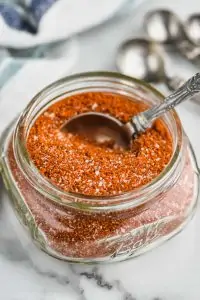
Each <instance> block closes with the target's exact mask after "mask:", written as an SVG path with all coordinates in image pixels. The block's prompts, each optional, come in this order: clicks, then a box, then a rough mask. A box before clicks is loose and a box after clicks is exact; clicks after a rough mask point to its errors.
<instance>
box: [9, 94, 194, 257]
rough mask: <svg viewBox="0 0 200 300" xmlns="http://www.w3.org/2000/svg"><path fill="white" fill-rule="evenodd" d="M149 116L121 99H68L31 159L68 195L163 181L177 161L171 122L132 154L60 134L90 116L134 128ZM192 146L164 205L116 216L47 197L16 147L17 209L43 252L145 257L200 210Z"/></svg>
mask: <svg viewBox="0 0 200 300" xmlns="http://www.w3.org/2000/svg"><path fill="white" fill-rule="evenodd" d="M144 109H146V104H144V103H141V102H137V101H136V100H135V101H130V100H129V99H128V98H127V97H125V96H120V95H115V94H108V93H107V94H105V93H84V94H79V95H75V96H71V97H68V98H66V99H64V100H61V101H60V102H57V103H55V104H53V105H51V106H50V107H49V108H48V109H47V110H46V111H44V112H43V113H42V114H41V115H40V116H39V117H38V118H37V120H36V121H35V123H34V124H33V126H32V128H31V130H30V132H29V135H28V139H27V148H28V151H29V155H30V157H31V159H32V160H33V162H34V164H35V165H36V167H37V168H38V169H39V171H40V172H41V174H42V175H44V176H46V177H47V178H48V179H50V180H51V181H52V183H54V184H55V185H56V186H59V187H61V188H62V189H64V190H66V191H72V192H73V191H74V192H79V193H82V194H86V195H115V194H118V193H121V192H125V191H130V190H133V189H134V188H136V187H141V186H142V185H144V184H146V183H148V182H150V181H151V180H153V179H154V178H155V177H156V176H158V174H159V173H160V172H161V171H162V170H163V169H164V168H165V166H166V164H167V163H168V162H169V160H170V158H171V155H172V140H171V136H170V134H169V132H168V130H167V128H166V126H165V125H164V123H162V122H161V121H158V122H156V123H155V124H154V126H153V128H152V129H150V130H148V131H147V132H146V133H145V134H143V135H141V136H140V137H139V138H138V139H136V140H134V142H133V143H132V146H131V149H130V151H121V150H120V149H113V148H112V147H111V148H110V147H109V146H108V145H104V146H103V145H101V146H100V145H97V144H95V143H91V142H89V141H88V140H86V139H83V138H81V137H79V136H74V135H71V134H64V135H63V134H62V133H61V132H60V127H61V126H62V124H63V123H64V122H65V121H66V120H67V119H68V118H70V117H72V116H74V115H75V114H77V113H80V112H84V111H85V112H86V111H91V110H95V111H101V112H105V113H110V114H112V115H114V116H116V117H117V118H119V119H120V120H121V121H123V122H126V121H127V120H128V119H129V118H130V117H131V116H132V115H134V114H137V113H138V112H140V111H142V110H144ZM184 147H185V152H183V154H182V156H183V157H182V160H181V161H182V162H183V164H181V169H179V170H178V171H177V173H178V174H179V176H177V177H176V180H175V181H174V182H173V183H172V185H170V186H168V188H166V186H165V187H164V188H163V187H162V188H161V189H160V190H159V191H158V192H157V194H156V198H155V197H151V198H150V199H149V200H148V201H147V203H145V204H144V205H143V204H141V205H138V206H137V207H130V208H129V207H128V208H123V209H120V210H119V209H117V210H113V211H112V210H110V209H109V208H107V207H106V205H105V208H106V209H105V210H95V211H93V210H87V209H82V208H80V207H79V206H78V207H77V206H76V207H71V206H69V205H63V204H60V203H58V202H55V201H52V200H51V199H48V198H47V197H46V196H44V195H43V194H42V193H40V192H39V191H38V190H37V189H36V188H35V187H34V186H33V185H32V184H31V183H30V182H29V181H28V180H27V178H26V177H25V176H24V174H23V172H22V171H21V168H20V167H19V165H18V161H17V160H16V158H15V153H14V151H13V144H12V140H11V142H10V144H9V148H8V152H7V157H8V161H9V167H10V170H11V173H12V175H13V178H14V180H15V184H16V186H17V189H18V191H19V192H20V197H21V198H20V197H19V198H20V200H19V198H18V197H16V196H15V195H13V201H14V205H13V206H14V208H15V210H16V211H17V214H18V216H19V218H20V220H21V222H22V223H23V224H24V225H25V226H26V227H27V228H28V230H29V234H30V235H31V236H32V238H33V239H34V240H36V241H37V245H39V246H40V247H41V248H42V249H43V250H45V251H46V252H48V253H49V254H51V255H53V256H56V257H59V258H65V259H68V260H73V259H74V260H77V261H80V260H81V259H84V261H91V260H93V259H96V260H97V261H102V260H111V259H115V258H117V259H124V258H127V257H130V256H131V255H133V254H134V253H135V252H136V253H138V254H139V253H140V251H144V249H146V247H147V246H148V245H151V244H152V243H153V242H154V241H157V240H159V239H160V238H163V237H165V236H169V235H170V234H171V233H172V232H173V231H175V230H176V229H177V228H180V226H181V225H182V224H183V223H184V222H185V220H186V219H188V217H189V216H190V215H191V211H192V210H193V208H194V207H195V203H196V199H197V195H196V185H197V183H196V181H197V177H196V175H195V171H194V167H193V163H192V159H191V157H192V156H191V152H190V149H189V147H188V144H185V146H184ZM11 190H12V188H10V191H11ZM147 196H148V195H147ZM75 198H76V197H74V199H75ZM88 201H89V200H88ZM132 202H133V201H132Z"/></svg>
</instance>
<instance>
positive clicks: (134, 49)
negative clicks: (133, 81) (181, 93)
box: [116, 38, 184, 91]
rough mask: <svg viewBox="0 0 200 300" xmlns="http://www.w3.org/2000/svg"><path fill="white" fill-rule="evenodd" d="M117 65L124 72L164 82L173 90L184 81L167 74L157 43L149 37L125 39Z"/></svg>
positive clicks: (156, 81) (151, 80) (142, 78)
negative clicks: (148, 38)
mask: <svg viewBox="0 0 200 300" xmlns="http://www.w3.org/2000/svg"><path fill="white" fill-rule="evenodd" d="M116 65H117V68H118V70H119V71H120V72H121V73H123V74H126V75H129V76H132V77H136V78H138V79H141V80H144V81H147V82H151V83H158V82H163V83H165V84H166V85H167V87H168V88H169V89H170V90H172V91H174V90H176V89H177V88H178V87H179V86H180V85H181V84H183V82H184V80H183V79H181V78H179V77H177V76H174V77H169V76H168V75H167V74H166V71H165V66H164V60H163V58H162V56H161V54H160V52H159V51H158V47H157V45H156V44H154V43H152V42H150V41H149V40H147V39H142V38H135V39H131V40H128V41H125V42H124V43H123V44H122V45H121V46H120V47H119V50H118V53H117V59H116Z"/></svg>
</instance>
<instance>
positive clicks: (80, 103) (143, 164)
mask: <svg viewBox="0 0 200 300" xmlns="http://www.w3.org/2000/svg"><path fill="white" fill-rule="evenodd" d="M146 108H147V106H146V104H144V103H141V102H139V101H137V100H135V101H131V100H130V99H129V98H128V97H125V96H122V95H117V94H109V93H102V92H90V93H82V94H78V95H74V96H71V97H68V98H66V99H63V100H61V101H59V102H57V103H56V104H54V105H52V106H50V107H49V108H48V109H47V110H46V111H45V112H43V113H42V115H40V116H39V117H38V118H37V120H36V121H35V123H34V125H33V126H32V128H31V130H30V133H29V136H28V140H27V149H28V152H29V155H30V157H31V159H32V161H33V163H34V164H35V165H36V167H37V168H38V169H39V171H40V172H41V174H42V175H44V176H46V177H47V178H48V179H50V181H51V182H52V183H53V184H55V185H57V186H58V187H59V188H61V189H63V190H65V191H67V192H76V193H81V194H84V195H92V196H110V195H118V194H121V193H123V192H127V191H132V190H134V189H135V188H138V187H141V186H142V185H145V184H147V183H149V182H150V181H152V180H153V179H154V178H155V177H157V176H158V175H159V174H160V172H161V171H162V170H163V169H164V168H165V166H166V165H167V164H168V162H169V160H170V158H171V155H172V140H171V137H170V134H169V133H168V130H167V127H166V126H165V125H164V124H163V123H162V122H161V121H157V122H156V123H155V124H154V126H153V128H151V129H149V130H148V131H147V132H146V133H144V134H142V135H141V136H140V137H139V138H137V139H135V140H134V141H133V142H132V144H131V148H130V150H129V151H125V150H122V149H115V148H113V147H110V145H109V144H105V145H99V144H97V143H95V142H92V141H89V140H87V139H86V138H85V137H81V136H78V135H74V134H71V133H65V132H64V133H63V132H61V131H60V127H61V126H62V125H63V124H64V122H66V120H68V119H69V118H71V117H73V116H75V115H77V114H80V113H82V112H88V111H98V112H103V113H108V114H110V115H112V116H114V117H116V118H118V119H119V120H120V121H122V122H126V121H128V120H129V119H130V118H131V117H132V116H134V115H136V114H138V113H139V112H141V111H143V110H145V109H146Z"/></svg>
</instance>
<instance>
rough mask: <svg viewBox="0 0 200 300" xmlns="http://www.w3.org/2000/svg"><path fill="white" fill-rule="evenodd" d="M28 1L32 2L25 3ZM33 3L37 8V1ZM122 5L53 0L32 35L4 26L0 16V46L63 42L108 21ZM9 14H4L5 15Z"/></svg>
mask: <svg viewBox="0 0 200 300" xmlns="http://www.w3.org/2000/svg"><path fill="white" fill-rule="evenodd" d="M13 1H14V0H13ZM31 1H34V0H28V1H27V2H31ZM42 1H44V0H42ZM42 1H41V2H42ZM48 1H50V0H48ZM22 2H23V1H22ZM35 2H36V1H35ZM37 2H38V5H40V7H41V2H40V1H37ZM50 2H54V1H53V0H51V1H50ZM124 2H125V0H57V1H55V3H53V4H52V5H51V6H50V8H49V9H48V10H47V11H46V12H45V13H44V15H43V16H42V17H41V19H40V21H39V24H38V32H37V33H36V34H31V33H29V32H27V31H23V30H19V29H15V28H12V27H10V26H8V25H7V23H6V22H5V18H4V17H5V16H4V17H2V15H1V14H0V46H6V47H13V48H26V47H32V46H36V45H39V44H44V43H49V42H55V41H58V40H62V39H66V38H68V37H70V36H72V35H73V34H76V33H78V32H81V31H83V30H86V29H88V28H91V27H93V26H96V25H98V24H100V23H102V22H104V21H106V20H108V19H109V18H110V17H112V16H113V15H114V14H115V13H116V12H117V11H118V10H119V9H120V8H121V7H122V5H123V3H124ZM5 3H6V1H5ZM11 4H12V1H11ZM3 11H5V9H4V8H3ZM0 12H1V11H0ZM9 13H10V12H9V11H8V12H7V11H6V13H5V15H6V14H7V15H8V14H9ZM11 17H12V18H14V17H13V16H11ZM11 17H9V18H10V19H11ZM10 19H9V20H10ZM9 20H8V21H9ZM11 21H12V20H11Z"/></svg>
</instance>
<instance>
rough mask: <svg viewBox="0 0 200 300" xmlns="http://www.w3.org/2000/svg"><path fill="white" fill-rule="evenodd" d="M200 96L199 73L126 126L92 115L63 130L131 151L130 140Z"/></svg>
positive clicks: (66, 126)
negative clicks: (165, 115)
mask: <svg viewBox="0 0 200 300" xmlns="http://www.w3.org/2000/svg"><path fill="white" fill-rule="evenodd" d="M199 92H200V73H197V74H196V75H194V76H193V77H191V78H190V79H189V80H188V81H187V82H186V83H184V84H183V85H182V86H181V87H180V88H179V89H178V90H176V91H175V92H173V93H172V94H171V95H169V96H168V97H167V98H165V100H164V101H163V102H162V103H160V104H159V105H155V106H153V107H152V108H150V109H148V110H146V111H144V112H142V113H140V114H138V115H136V116H134V117H133V118H132V119H131V120H130V121H129V122H127V123H125V124H122V123H121V122H120V121H119V120H117V119H116V118H114V117H111V116H110V115H107V114H103V113H97V112H89V113H83V114H80V115H77V116H76V117H74V118H72V119H70V120H68V121H67V122H66V123H65V124H64V126H63V127H62V128H61V130H62V131H67V132H73V133H78V134H83V135H84V136H86V137H89V138H90V139H92V140H94V141H96V142H98V143H99V142H100V143H101V142H102V141H103V142H105V141H109V140H111V141H114V144H115V145H116V146H117V147H120V148H121V147H123V148H125V149H128V148H129V146H130V142H131V139H132V138H134V137H136V136H137V135H139V134H140V133H142V132H144V131H145V130H146V129H147V128H149V127H151V126H152V123H153V121H154V120H155V119H157V118H158V117H160V116H161V115H162V114H164V113H166V112H167V111H169V110H171V109H173V108H174V107H175V106H176V105H178V104H180V103H181V102H183V101H185V100H188V99H190V98H191V97H192V96H193V95H194V94H196V93H199Z"/></svg>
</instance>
